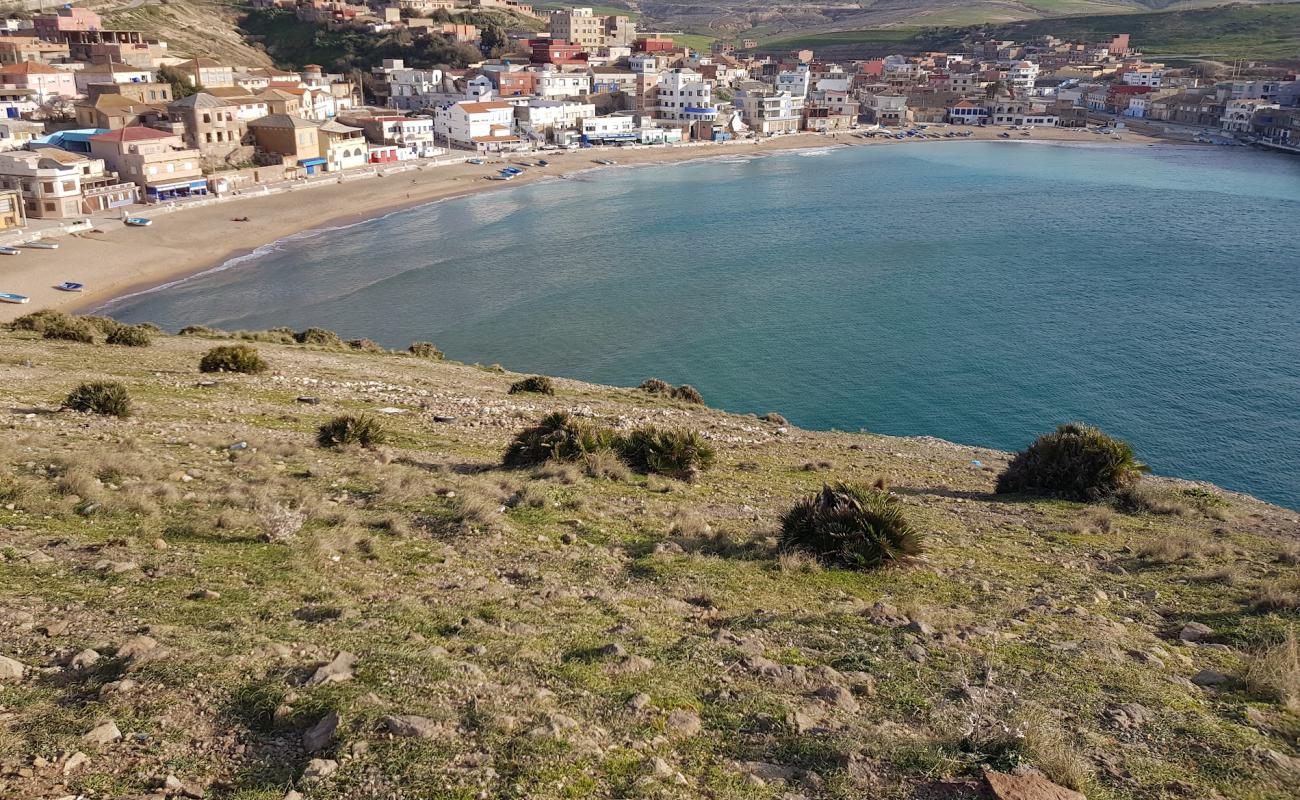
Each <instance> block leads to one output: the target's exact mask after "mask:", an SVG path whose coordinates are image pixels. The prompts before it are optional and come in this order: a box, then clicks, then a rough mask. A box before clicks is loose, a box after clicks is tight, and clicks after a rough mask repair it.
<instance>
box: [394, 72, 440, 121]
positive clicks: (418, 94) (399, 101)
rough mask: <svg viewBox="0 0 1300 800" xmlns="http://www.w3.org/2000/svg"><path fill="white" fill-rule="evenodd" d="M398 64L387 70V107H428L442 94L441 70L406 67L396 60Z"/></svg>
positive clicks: (405, 109) (415, 109)
mask: <svg viewBox="0 0 1300 800" xmlns="http://www.w3.org/2000/svg"><path fill="white" fill-rule="evenodd" d="M397 64H398V66H397V67H396V68H394V69H390V70H387V74H386V76H385V77H386V78H387V79H388V107H389V108H400V109H402V110H404V111H418V110H420V109H423V108H430V107H432V106H434V105H436V103H437V98H438V97H440V96H441V95H442V70H440V69H408V68H407V67H405V66H402V65H401V64H402V62H400V61H398V62H397Z"/></svg>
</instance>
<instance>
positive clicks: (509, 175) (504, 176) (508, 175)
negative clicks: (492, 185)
mask: <svg viewBox="0 0 1300 800" xmlns="http://www.w3.org/2000/svg"><path fill="white" fill-rule="evenodd" d="M514 179H515V175H514V173H513V172H502V173H501V174H500V175H489V176H488V180H490V181H512V180H514Z"/></svg>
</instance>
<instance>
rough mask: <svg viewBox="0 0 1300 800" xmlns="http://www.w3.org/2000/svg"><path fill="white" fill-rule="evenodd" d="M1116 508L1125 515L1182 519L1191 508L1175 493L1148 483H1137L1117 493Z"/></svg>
mask: <svg viewBox="0 0 1300 800" xmlns="http://www.w3.org/2000/svg"><path fill="white" fill-rule="evenodd" d="M1115 507H1116V508H1118V509H1119V510H1120V511H1123V512H1124V513H1125V514H1157V515H1160V516H1167V517H1169V516H1178V517H1181V516H1183V515H1184V514H1187V513H1188V512H1189V511H1191V506H1189V505H1188V504H1187V503H1186V502H1184V501H1183V499H1181V498H1180V497H1179V496H1178V495H1177V494H1175V493H1174V492H1172V491H1170V490H1168V489H1165V488H1162V487H1159V486H1152V485H1151V484H1147V483H1135V484H1133V485H1131V486H1127V487H1125V488H1122V489H1120V490H1119V491H1117V492H1116V493H1115Z"/></svg>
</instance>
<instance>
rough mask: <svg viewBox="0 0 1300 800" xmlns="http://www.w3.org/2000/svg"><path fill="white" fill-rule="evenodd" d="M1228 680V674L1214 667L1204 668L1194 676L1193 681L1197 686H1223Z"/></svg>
mask: <svg viewBox="0 0 1300 800" xmlns="http://www.w3.org/2000/svg"><path fill="white" fill-rule="evenodd" d="M1227 682H1228V676H1227V675H1224V674H1223V673H1222V672H1219V671H1218V670H1214V669H1203V670H1201V671H1200V672H1198V673H1196V674H1195V675H1193V676H1192V683H1194V684H1196V685H1197V686H1222V685H1223V684H1225V683H1227Z"/></svg>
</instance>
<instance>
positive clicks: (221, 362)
mask: <svg viewBox="0 0 1300 800" xmlns="http://www.w3.org/2000/svg"><path fill="white" fill-rule="evenodd" d="M199 371H200V372H243V373H246V374H248V375H256V374H258V373H261V372H266V362H265V361H263V360H262V357H261V356H260V355H258V353H257V348H255V347H249V346H248V345H246V344H223V345H220V346H219V347H214V348H212V349H211V350H209V351H208V352H206V353H204V354H203V359H202V360H201V361H199Z"/></svg>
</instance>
